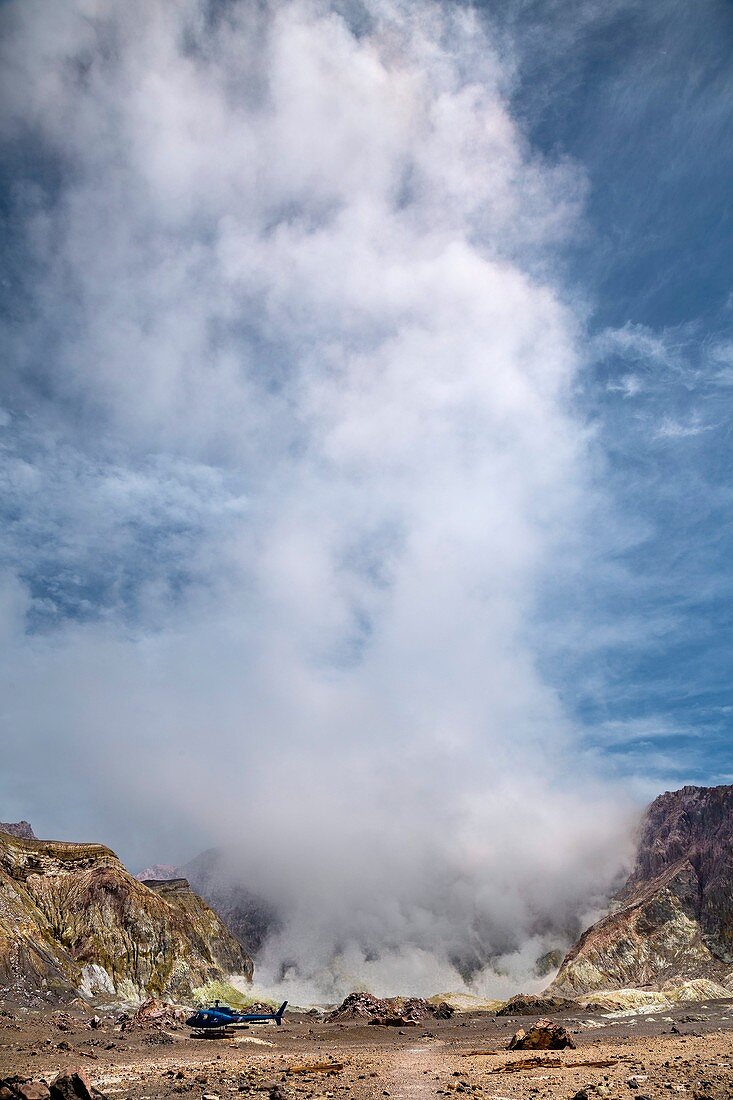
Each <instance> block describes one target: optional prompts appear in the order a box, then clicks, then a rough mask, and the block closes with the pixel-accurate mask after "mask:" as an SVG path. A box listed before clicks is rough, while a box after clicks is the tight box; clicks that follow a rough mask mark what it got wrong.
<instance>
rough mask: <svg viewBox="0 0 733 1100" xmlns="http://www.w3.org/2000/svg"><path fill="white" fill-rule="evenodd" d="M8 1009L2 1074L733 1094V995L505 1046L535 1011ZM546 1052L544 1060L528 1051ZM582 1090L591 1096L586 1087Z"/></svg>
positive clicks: (326, 1089)
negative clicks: (249, 1015)
mask: <svg viewBox="0 0 733 1100" xmlns="http://www.w3.org/2000/svg"><path fill="white" fill-rule="evenodd" d="M100 1015H101V1022H100V1025H99V1026H98V1027H97V1028H94V1029H92V1028H90V1026H89V1024H88V1022H87V1017H86V1015H83V1014H81V1013H71V1012H70V1013H66V1014H61V1013H53V1012H51V1011H45V1012H39V1011H30V1010H29V1011H23V1010H21V1009H18V1008H17V1007H16V1008H13V1007H9V1008H6V1010H5V1012H4V1013H3V1014H2V1015H0V1078H2V1077H4V1076H8V1075H10V1074H12V1073H19V1074H22V1075H26V1076H29V1077H34V1078H45V1079H46V1080H48V1079H50V1078H51V1077H52V1076H53V1075H54V1074H55V1073H57V1072H58V1071H59V1070H62V1069H69V1068H71V1067H76V1066H80V1067H81V1068H82V1069H83V1070H84V1072H85V1073H86V1074H87V1076H88V1077H89V1079H90V1080H91V1081H92V1083H93V1084H94V1085H96V1087H97V1088H99V1089H100V1090H101V1091H103V1092H104V1093H105V1094H106V1095H107V1096H109V1097H110V1098H115V1100H127V1098H129V1100H144V1098H149V1100H163V1098H172V1097H184V1098H196V1100H201V1098H202V1097H204V1096H205V1097H207V1098H208V1097H219V1098H221V1100H224V1097H230V1096H232V1095H239V1096H241V1095H247V1094H255V1093H257V1094H260V1095H262V1094H269V1093H270V1092H271V1091H272V1090H273V1089H275V1088H276V1087H277V1090H278V1091H277V1092H275V1093H274V1100H279V1098H281V1097H282V1098H291V1100H299V1098H301V1097H325V1098H328V1100H339V1098H341V1097H344V1096H349V1097H352V1096H353V1097H358V1098H364V1100H377V1098H384V1097H391V1098H393V1100H398V1098H400V1097H404V1098H406V1100H409V1098H417V1097H423V1096H424V1097H436V1096H439V1097H440V1096H442V1097H446V1096H450V1095H452V1094H453V1093H463V1094H466V1093H468V1094H471V1095H473V1096H474V1097H479V1098H481V1100H550V1098H553V1100H554V1098H556V1097H557V1098H560V1097H562V1098H564V1100H570V1098H571V1097H574V1096H576V1094H577V1093H579V1092H581V1090H585V1092H586V1094H587V1097H588V1100H611V1098H624V1100H634V1098H635V1097H636V1098H638V1100H643V1098H644V1097H649V1098H651V1100H654V1098H657V1097H664V1098H667V1100H670V1098H671V1097H674V1096H675V1095H679V1096H680V1097H690V1098H691V1100H705V1098H708V1097H709V1098H711V1100H724V1098H728V1097H733V1001H725V1002H714V1003H708V1004H705V1005H698V1004H696V1005H685V1006H680V1007H678V1008H676V1009H674V1010H673V1011H667V1012H665V1013H659V1012H656V1013H653V1014H649V1015H641V1014H638V1015H625V1016H617V1017H609V1016H606V1015H597V1014H595V1015H567V1014H562V1015H559V1016H557V1017H556V1018H557V1019H559V1020H562V1022H563V1023H564V1024H565V1026H566V1027H568V1029H569V1030H570V1031H571V1033H572V1034H573V1037H574V1039H575V1041H576V1043H577V1049H576V1050H565V1051H548V1052H542V1053H541V1054H537V1053H533V1052H520V1051H518V1052H509V1051H507V1050H506V1045H507V1042H508V1039H509V1037H510V1036H511V1035H512V1034H513V1032H514V1031H515V1030H516V1029H517V1028H518V1027H520V1026H523V1027H525V1028H526V1027H527V1026H528V1025H529V1024H531V1023H532V1018H531V1017H524V1018H515V1019H498V1020H495V1019H494V1018H493V1017H491V1016H487V1015H476V1016H468V1015H463V1016H456V1017H454V1019H453V1020H448V1021H442V1020H441V1021H430V1022H428V1023H426V1024H425V1025H423V1026H422V1027H411V1028H387V1027H374V1026H367V1025H365V1024H359V1023H356V1024H326V1023H322V1022H320V1021H318V1020H314V1019H313V1018H311V1017H307V1016H297V1015H294V1014H288V1015H286V1022H285V1025H284V1026H283V1027H282V1028H276V1027H274V1026H271V1025H266V1026H262V1027H252V1028H250V1029H249V1030H246V1031H241V1032H239V1033H238V1034H237V1035H236V1036H235V1037H234V1038H232V1039H221V1040H212V1039H209V1040H206V1039H193V1038H191V1036H190V1030H189V1029H188V1028H186V1027H185V1026H178V1027H176V1026H174V1027H162V1028H158V1027H150V1028H146V1029H145V1030H142V1029H140V1030H132V1031H126V1032H122V1031H121V1030H120V1027H119V1024H118V1022H117V1021H116V1018H115V1017H114V1016H113V1015H106V1016H105V1015H104V1014H101V1013H100ZM537 1058H540V1059H541V1061H533V1059H537ZM579 1100H583V1098H582V1096H581V1097H579Z"/></svg>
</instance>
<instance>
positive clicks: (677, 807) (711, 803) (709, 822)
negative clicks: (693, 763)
mask: <svg viewBox="0 0 733 1100" xmlns="http://www.w3.org/2000/svg"><path fill="white" fill-rule="evenodd" d="M732 842H733V786H723V787H683V788H682V790H680V791H674V792H668V793H666V794H663V795H660V797H659V798H657V799H655V801H654V802H652V804H651V806H649V808H648V810H647V811H646V814H645V815H644V819H643V821H642V824H641V830H640V834H639V844H638V853H637V859H636V864H635V867H634V870H633V871H632V873H631V875H630V876H629V878H628V880H627V881H626V883H625V884H624V886H623V888H622V889H621V890H620V891H619V893H618V895H617V896H616V898H615V899H614V901H613V903H612V908H611V911H610V912H609V913H608V915H607V916H605V917H603V918H602V919H601V920H600V921H598V922H597V923H596V924H594V925H593V926H592V927H591V928H589V929H588V930H587V932H585V933H584V934H583V936H581V938H580V940H579V941H578V943H577V944H576V945H575V946H574V947H573V948H572V949H571V950H570V951H569V952H568V954H567V955H566V957H565V959H564V961H563V964H562V966H561V968H560V971H559V973H558V975H557V977H556V979H555V981H554V982H553V983H552V986H551V987H550V988H551V990H552V992H555V993H560V994H563V995H565V996H573V995H578V994H584V993H588V992H591V991H593V990H598V989H623V988H630V987H634V988H639V987H642V988H644V987H647V988H663V987H664V986H665V985H666V986H670V985H673V984H674V983H678V982H680V981H685V980H690V979H707V980H708V981H711V982H714V983H716V984H717V985H718V986H723V987H728V988H733V844H732Z"/></svg>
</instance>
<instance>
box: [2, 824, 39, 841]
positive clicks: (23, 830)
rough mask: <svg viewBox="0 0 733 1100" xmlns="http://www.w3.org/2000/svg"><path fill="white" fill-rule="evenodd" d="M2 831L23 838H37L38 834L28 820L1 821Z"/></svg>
mask: <svg viewBox="0 0 733 1100" xmlns="http://www.w3.org/2000/svg"><path fill="white" fill-rule="evenodd" d="M0 833H10V835H11V836H19V837H20V838H21V840H35V839H36V834H35V833H34V832H33V829H32V828H31V826H30V822H28V821H0Z"/></svg>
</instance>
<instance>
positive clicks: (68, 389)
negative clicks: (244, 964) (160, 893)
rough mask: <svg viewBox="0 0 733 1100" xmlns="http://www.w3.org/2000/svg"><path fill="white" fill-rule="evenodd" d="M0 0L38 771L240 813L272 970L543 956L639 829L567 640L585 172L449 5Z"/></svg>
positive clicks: (29, 686)
mask: <svg viewBox="0 0 733 1100" xmlns="http://www.w3.org/2000/svg"><path fill="white" fill-rule="evenodd" d="M3 18H4V21H5V23H6V30H7V33H6V34H5V35H4V36H3V38H4V41H5V47H4V49H5V50H6V51H7V57H6V59H5V62H4V65H3V71H4V73H5V78H4V79H5V81H6V87H5V88H4V89H3V96H2V99H3V102H4V104H5V115H4V122H3V136H4V141H5V145H6V148H7V149H8V150H9V151H10V152H11V153H12V155H13V157H15V161H14V163H16V164H17V166H18V179H19V183H18V186H17V187H16V189H15V191H14V193H13V210H12V226H13V232H14V234H15V238H14V239H15V247H16V250H17V252H18V254H19V255H21V256H22V257H23V259H24V264H23V271H24V272H25V274H24V275H22V276H21V275H19V276H18V278H17V280H16V282H14V283H13V284H12V287H11V290H10V291H9V294H10V296H11V298H12V299H13V302H14V310H15V312H14V314H13V321H12V324H11V326H10V328H9V329H8V331H7V336H8V340H9V345H10V351H11V370H10V372H9V375H8V381H7V386H6V390H5V407H6V410H7V414H6V416H5V418H4V419H5V427H4V428H3V429H2V430H3V431H4V433H5V436H6V443H5V446H6V453H7V457H8V470H9V475H8V479H7V485H6V491H7V499H8V500H9V501H10V506H11V507H12V508H13V509H14V515H15V516H16V520H17V521H16V523H15V525H14V526H13V528H12V530H6V533H5V534H4V536H3V538H4V539H5V547H4V549H5V556H6V560H7V561H8V562H9V566H8V570H7V574H6V579H5V584H4V589H3V591H4V599H3V603H2V606H3V621H2V629H3V631H4V632H5V636H6V638H7V642H8V644H7V645H6V646H5V647H4V648H5V652H6V654H7V659H6V665H5V671H4V675H5V677H6V688H5V689H4V691H3V696H4V698H5V699H10V700H12V701H11V702H10V704H9V707H8V714H7V718H8V722H9V729H10V730H11V731H12V737H11V740H10V753H9V773H8V779H9V785H8V792H9V793H8V797H9V798H11V800H12V799H13V798H14V799H16V800H17V803H18V806H19V808H20V809H21V810H22V813H23V815H24V816H31V818H32V820H33V821H34V824H35V825H36V828H37V831H41V827H42V825H43V824H44V822H46V821H48V822H52V821H53V822H58V821H59V820H60V821H63V822H64V823H65V826H66V828H67V830H68V834H69V835H79V833H80V832H86V833H91V834H92V835H94V836H95V837H96V838H99V839H105V840H108V841H111V842H113V843H115V844H117V845H118V846H119V847H120V848H121V850H122V851H123V854H125V855H126V856H127V857H128V858H129V859H130V860H133V861H134V860H136V859H137V860H139V861H140V862H143V861H148V860H151V859H163V858H165V859H168V860H176V859H179V860H180V859H181V858H182V857H184V856H185V854H186V853H190V852H191V851H192V850H195V849H196V848H197V847H205V846H206V844H207V843H210V842H212V841H219V840H224V841H227V842H228V843H233V844H234V845H235V847H237V849H238V851H239V857H238V858H239V865H240V868H239V869H240V871H241V873H242V874H243V875H245V876H247V878H248V881H249V882H250V884H251V885H252V886H253V887H254V888H258V889H263V890H265V891H266V892H267V893H268V894H269V895H270V896H276V897H278V899H279V900H280V901H281V902H282V904H283V906H284V908H285V910H286V911H287V912H288V913H290V914H291V920H290V923H289V924H288V925H287V927H286V930H285V932H284V933H283V934H282V936H280V937H278V938H277V939H276V940H275V941H273V942H272V943H271V945H270V947H269V951H268V954H267V956H266V958H265V959H264V962H263V974H264V975H265V976H268V977H271V978H272V979H273V980H276V979H277V980H280V979H281V978H282V977H283V975H286V976H288V975H289V980H291V981H292V982H293V983H294V984H297V983H300V985H306V986H308V987H309V988H313V987H316V988H317V989H318V990H319V991H320V993H321V994H324V995H328V996H335V995H338V993H340V992H343V991H344V990H345V989H346V988H349V987H351V986H352V985H353V984H361V983H363V982H366V983H368V984H371V985H372V987H374V988H375V991H377V992H382V993H386V992H396V991H398V990H400V991H409V992H415V993H422V992H434V991H435V990H436V988H440V987H445V986H448V985H452V986H455V985H456V984H459V983H460V982H461V981H462V980H463V979H462V977H461V975H463V976H464V977H465V976H467V975H469V974H471V975H473V979H474V982H475V983H476V987H477V988H481V989H485V990H486V991H497V990H501V989H503V988H504V986H505V985H506V984H507V982H508V981H509V980H508V979H507V980H504V979H501V978H497V977H496V976H495V975H496V972H497V971H504V972H508V973H510V974H511V975H512V978H511V981H518V980H519V977H518V976H519V975H523V976H525V977H526V975H527V974H529V973H530V972H531V970H532V965H533V962H534V959H535V958H536V956H537V955H539V954H541V953H542V951H543V949H546V948H547V947H548V946H555V945H556V943H557V942H558V940H562V937H563V934H564V933H565V932H567V930H568V929H570V928H572V927H573V926H574V924H575V923H576V922H577V920H578V914H579V912H580V911H581V910H582V908H583V907H584V906H587V905H588V904H589V899H592V898H594V897H596V896H598V895H599V893H601V892H602V891H603V890H604V889H606V888H607V886H608V883H609V882H610V881H611V879H612V878H613V875H614V874H615V872H616V871H617V870H618V861H619V856H618V852H619V838H620V837H622V836H625V829H626V807H625V806H624V805H623V804H621V803H620V802H619V800H618V798H617V796H616V794H615V792H613V791H609V790H608V788H607V787H606V786H605V785H604V783H603V782H602V780H601V779H600V778H599V777H598V776H597V775H596V774H595V771H594V768H593V764H592V761H587V760H585V759H584V757H583V756H582V754H581V753H580V752H579V733H578V731H577V730H576V729H575V727H574V724H573V722H572V721H571V720H570V718H569V717H568V715H567V714H566V713H565V711H564V708H563V706H562V704H561V701H560V700H559V698H558V695H557V693H556V691H555V690H554V689H553V686H552V685H551V684H550V683H548V682H547V680H546V679H545V678H544V677H543V675H542V674H541V672H540V668H541V662H542V656H543V654H542V638H543V636H544V635H543V631H542V630H540V629H539V628H538V627H537V603H538V599H539V597H541V595H542V593H543V592H545V591H546V590H547V587H548V586H549V585H551V584H552V583H553V579H554V578H555V577H557V575H558V574H559V572H560V571H562V570H563V569H564V564H563V563H564V562H566V561H568V560H573V561H576V562H577V561H578V560H579V557H580V556H581V555H582V547H581V546H580V542H581V540H580V538H579V532H580V531H582V530H583V528H584V524H585V523H586V518H587V502H588V499H589V493H590V490H589V487H588V485H587V484H586V482H585V480H584V476H583V470H584V469H585V468H587V466H588V451H587V448H588V440H587V433H586V429H585V426H584V425H583V423H582V422H581V421H580V420H579V418H578V417H577V415H576V414H575V413H574V412H573V409H572V388H573V385H574V382H575V379H576V377H577V372H578V371H579V370H580V369H582V356H581V354H580V352H579V350H578V348H579V323H578V319H577V317H576V315H575V314H574V312H573V310H572V309H571V308H570V306H569V305H568V304H567V302H566V301H565V299H564V294H563V288H562V285H561V283H560V281H559V280H558V278H557V276H556V275H555V274H554V266H553V255H554V249H555V247H556V246H557V244H558V243H559V242H561V241H562V240H564V239H566V238H567V236H568V234H572V233H573V232H574V231H575V226H576V219H577V216H578V212H579V209H580V204H581V201H582V192H583V181H582V178H581V177H580V175H579V173H577V172H576V171H575V170H574V169H573V168H572V166H567V165H563V164H552V163H548V162H546V161H543V160H542V159H540V158H539V157H537V156H536V155H534V154H533V152H532V150H531V149H530V148H529V147H528V146H527V144H526V142H525V140H524V139H523V136H522V133H521V131H520V130H519V129H518V128H517V125H516V124H515V122H514V121H513V119H512V117H511V115H510V113H509V111H508V109H507V105H506V99H505V89H506V84H507V79H508V75H509V74H508V72H507V68H506V65H505V63H504V62H503V60H502V58H501V57H500V56H499V54H498V53H497V51H496V49H495V48H494V46H493V44H492V41H491V38H490V36H489V34H488V33H487V31H486V30H485V28H483V27H482V25H481V23H480V21H479V20H478V19H477V17H476V16H475V14H473V13H471V12H470V11H468V10H465V9H463V8H462V7H460V6H457V5H449V6H447V7H446V8H443V7H440V6H435V5H432V4H428V3H419V4H412V3H407V2H405V3H399V2H395V3H391V2H389V0H384V2H382V0H368V2H366V3H364V4H361V5H351V4H327V3H321V2H312V3H308V2H301V0H278V2H274V0H273V2H270V3H263V4H249V3H233V4H206V3H203V2H202V3H198V2H196V3H195V2H193V0H189V2H183V3H178V4H175V5H170V4H166V3H162V2H161V3H156V2H153V3H151V2H150V0H145V2H139V3H138V2H130V3H127V4H124V5H109V4H104V3H97V2H94V0H77V2H69V3H63V4H58V5H52V6H50V7H49V6H48V5H45V4H36V3H32V2H28V0H25V2H23V3H17V4H10V5H6V6H5V9H4V11H3ZM11 687H12V690H11ZM31 775H32V777H33V779H32V782H31V781H30V780H29V778H28V777H29V776H31ZM21 804H22V805H21ZM7 812H8V811H6V815H7ZM488 961H491V965H490V968H489V970H483V969H482V968H484V967H485V966H486V965H487V962H488ZM477 975H478V977H477Z"/></svg>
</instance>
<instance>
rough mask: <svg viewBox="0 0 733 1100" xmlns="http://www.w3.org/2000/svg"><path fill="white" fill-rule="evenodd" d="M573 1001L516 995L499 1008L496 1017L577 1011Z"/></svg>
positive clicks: (561, 998)
mask: <svg viewBox="0 0 733 1100" xmlns="http://www.w3.org/2000/svg"><path fill="white" fill-rule="evenodd" d="M577 1007H578V1006H577V1004H576V1002H575V1001H571V1000H568V998H567V997H541V996H536V997H535V996H532V995H527V994H524V993H518V994H517V995H516V997H512V998H511V1000H509V1001H507V1003H506V1004H505V1005H504V1006H503V1008H500V1009H499V1010H498V1012H497V1013H496V1015H497V1016H541V1015H546V1014H548V1013H550V1012H566V1011H569V1010H572V1009H577Z"/></svg>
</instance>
